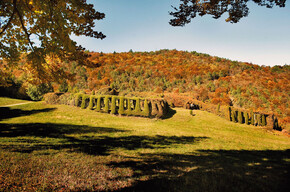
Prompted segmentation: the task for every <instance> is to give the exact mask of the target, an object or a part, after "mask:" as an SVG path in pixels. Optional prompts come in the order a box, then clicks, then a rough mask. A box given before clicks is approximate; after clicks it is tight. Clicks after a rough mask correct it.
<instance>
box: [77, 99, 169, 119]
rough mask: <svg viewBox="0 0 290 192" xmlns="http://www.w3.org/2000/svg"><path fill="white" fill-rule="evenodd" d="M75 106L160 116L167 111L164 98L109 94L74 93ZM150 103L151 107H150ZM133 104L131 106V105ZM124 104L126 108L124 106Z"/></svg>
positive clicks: (129, 114)
mask: <svg viewBox="0 0 290 192" xmlns="http://www.w3.org/2000/svg"><path fill="white" fill-rule="evenodd" d="M74 101H75V106H78V107H81V108H82V109H85V108H89V109H90V110H96V111H97V112H105V113H111V114H119V115H128V116H131V115H132V116H143V117H157V118H161V117H162V116H164V115H166V113H167V111H168V104H167V102H165V101H164V100H154V101H148V100H147V99H145V100H142V99H141V98H138V97H137V98H126V97H118V96H109V95H98V96H96V95H86V94H81V93H78V94H75V95H74ZM150 103H151V105H152V106H153V107H150ZM141 104H142V108H141ZM132 105H133V106H132ZM125 106H126V108H125Z"/></svg>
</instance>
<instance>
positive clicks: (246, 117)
mask: <svg viewBox="0 0 290 192" xmlns="http://www.w3.org/2000/svg"><path fill="white" fill-rule="evenodd" d="M244 114H245V124H246V125H249V114H248V112H245V113H244Z"/></svg>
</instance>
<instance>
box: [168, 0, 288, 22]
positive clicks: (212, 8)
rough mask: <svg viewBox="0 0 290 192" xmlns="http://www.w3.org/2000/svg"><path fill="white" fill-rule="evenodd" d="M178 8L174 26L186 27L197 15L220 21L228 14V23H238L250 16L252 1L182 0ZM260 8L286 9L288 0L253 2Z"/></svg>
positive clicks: (175, 11) (260, 0)
mask: <svg viewBox="0 0 290 192" xmlns="http://www.w3.org/2000/svg"><path fill="white" fill-rule="evenodd" d="M180 1H181V3H180V5H179V7H178V8H176V7H173V8H174V11H173V12H170V15H172V16H173V17H174V18H173V19H171V20H170V22H169V23H170V25H172V26H184V25H186V24H188V23H190V22H191V19H193V18H195V17H196V16H197V15H199V16H204V15H212V16H213V18H215V19H218V18H220V17H221V16H222V15H223V14H224V13H226V12H227V13H228V15H229V16H228V18H227V19H226V21H227V22H231V23H237V22H239V21H240V19H241V18H243V17H247V16H248V14H249V8H248V5H247V4H248V2H250V0H180ZM252 1H253V2H254V3H256V4H257V5H259V6H265V7H267V8H272V7H274V6H279V7H285V2H286V0H252Z"/></svg>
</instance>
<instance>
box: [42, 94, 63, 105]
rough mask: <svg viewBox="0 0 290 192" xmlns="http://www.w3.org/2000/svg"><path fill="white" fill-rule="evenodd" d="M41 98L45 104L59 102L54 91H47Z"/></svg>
mask: <svg viewBox="0 0 290 192" xmlns="http://www.w3.org/2000/svg"><path fill="white" fill-rule="evenodd" d="M43 98H44V100H45V102H46V103H47V104H59V95H58V94H56V93H47V94H45V95H44V96H43Z"/></svg>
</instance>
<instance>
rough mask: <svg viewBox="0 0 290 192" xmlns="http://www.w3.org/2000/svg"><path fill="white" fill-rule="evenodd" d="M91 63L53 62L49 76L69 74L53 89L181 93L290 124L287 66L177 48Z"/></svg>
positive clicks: (95, 57)
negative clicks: (233, 59)
mask: <svg viewBox="0 0 290 192" xmlns="http://www.w3.org/2000/svg"><path fill="white" fill-rule="evenodd" d="M90 60H91V61H92V62H93V63H94V64H93V65H90V66H86V67H84V66H81V65H78V63H76V62H70V63H61V64H59V63H57V64H55V63H53V64H52V65H53V66H54V68H57V70H58V71H59V70H60V69H61V70H62V71H63V72H64V73H60V72H59V73H56V72H55V71H54V70H53V69H51V71H48V74H50V73H51V74H54V75H55V74H64V76H66V77H68V76H71V75H74V78H70V80H69V81H68V82H66V81H63V80H62V79H61V76H60V77H58V80H59V82H60V83H58V84H57V83H54V84H53V87H54V90H55V91H57V90H63V88H64V87H65V89H64V90H68V91H70V92H78V91H80V90H86V92H90V91H92V90H96V91H97V90H99V89H100V88H103V87H107V86H110V87H111V88H114V89H116V90H117V91H118V92H120V94H123V95H128V94H129V95H143V96H154V95H155V96H164V95H165V96H166V95H168V94H169V95H170V97H174V96H180V95H183V96H186V98H195V99H198V100H201V101H203V102H206V103H212V104H221V105H231V106H234V107H236V108H241V109H248V110H253V111H259V112H264V113H270V112H273V113H275V114H276V115H277V116H278V117H279V118H280V122H281V123H282V124H283V123H284V124H286V123H289V122H290V109H289V91H290V83H289V82H290V81H289V80H290V67H289V65H285V66H275V67H265V66H258V65H254V64H250V63H245V62H237V61H231V60H228V59H224V58H219V57H213V56H210V55H208V54H202V53H197V52H186V51H177V50H160V51H156V52H127V53H108V54H105V53H91V58H90ZM24 66H25V64H24ZM56 66H58V67H56ZM51 68H53V67H51ZM14 73H15V74H17V75H16V77H17V78H18V79H21V81H24V82H25V81H26V80H27V79H29V77H30V76H29V74H30V73H29V71H26V73H25V75H23V73H22V72H21V71H19V70H18V71H17V70H16V72H14ZM17 78H16V79H17ZM31 79H32V81H31V82H34V83H35V82H37V81H33V79H34V78H31ZM47 79H49V78H47ZM34 80H35V79H34ZM61 82H62V83H61ZM24 84H25V83H24Z"/></svg>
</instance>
